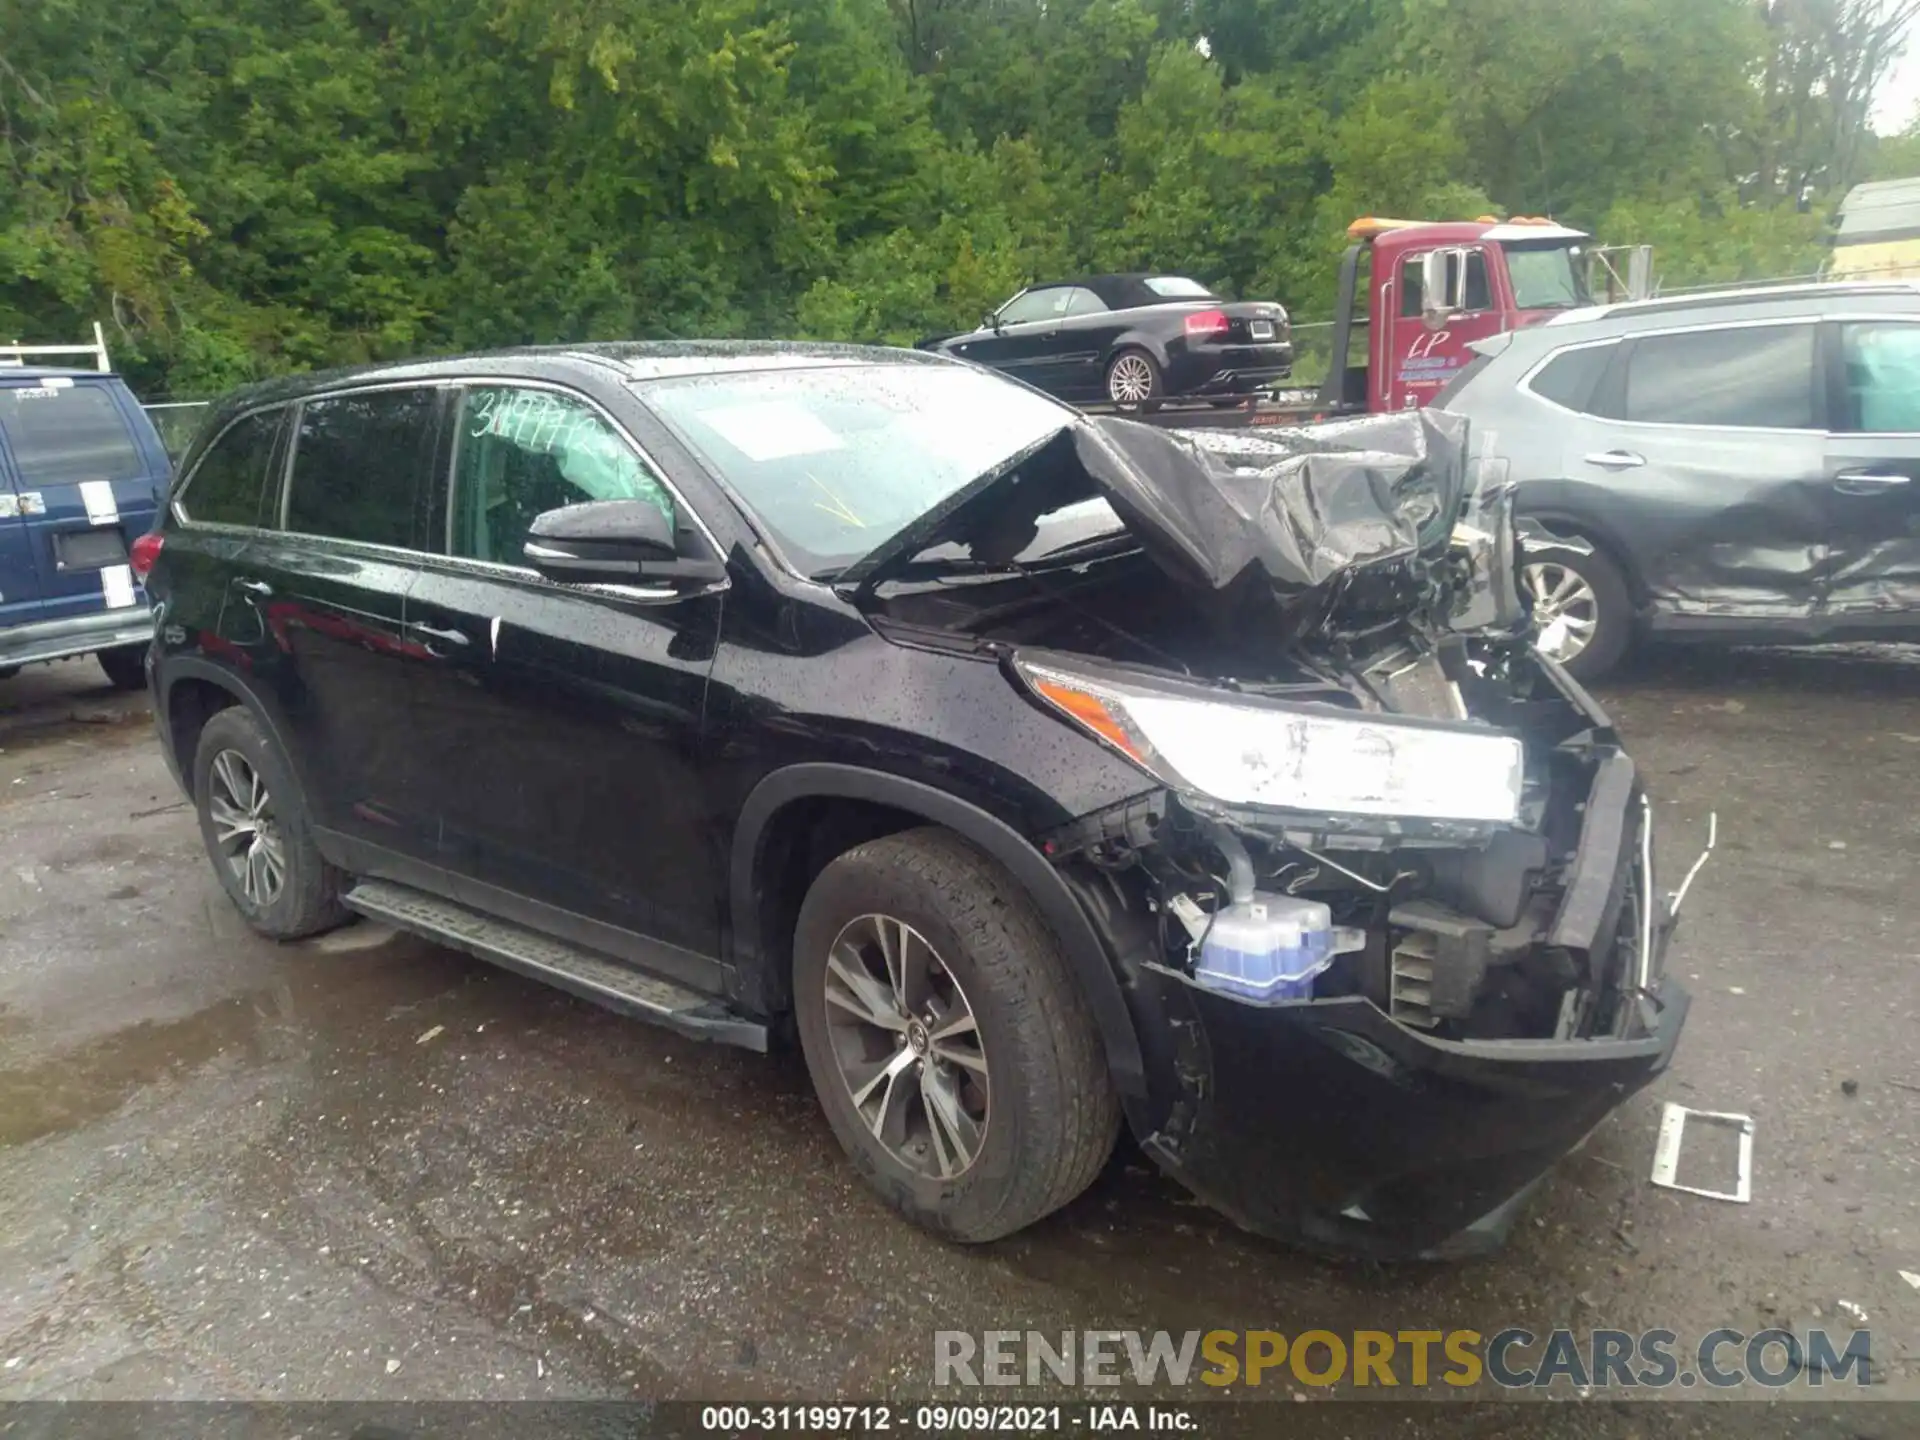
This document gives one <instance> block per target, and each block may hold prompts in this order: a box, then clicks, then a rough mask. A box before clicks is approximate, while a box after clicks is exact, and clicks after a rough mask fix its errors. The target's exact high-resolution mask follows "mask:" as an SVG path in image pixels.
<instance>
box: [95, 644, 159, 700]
mask: <svg viewBox="0 0 1920 1440" xmlns="http://www.w3.org/2000/svg"><path fill="white" fill-rule="evenodd" d="M93 658H94V659H96V660H98V661H99V662H100V668H101V669H102V670H103V671H105V672H106V676H107V681H108V683H110V684H111V685H112V686H113V688H114V689H116V690H144V689H146V688H147V647H146V646H144V645H120V646H116V647H115V648H114V649H112V650H98V651H95V652H94V656H93Z"/></svg>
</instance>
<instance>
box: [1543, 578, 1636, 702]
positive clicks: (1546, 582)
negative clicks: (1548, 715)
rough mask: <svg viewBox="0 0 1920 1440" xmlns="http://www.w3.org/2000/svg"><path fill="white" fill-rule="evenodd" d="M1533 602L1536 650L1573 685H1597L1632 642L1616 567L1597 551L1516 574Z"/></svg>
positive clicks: (1630, 619)
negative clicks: (1564, 671)
mask: <svg viewBox="0 0 1920 1440" xmlns="http://www.w3.org/2000/svg"><path fill="white" fill-rule="evenodd" d="M1520 583H1521V585H1522V587H1523V588H1524V589H1525V590H1526V592H1527V595H1528V598H1529V599H1530V600H1531V601H1532V602H1533V618H1534V623H1535V625H1536V627H1537V632H1538V633H1537V634H1536V635H1535V638H1534V644H1535V645H1536V646H1537V647H1538V648H1539V650H1540V652H1541V653H1542V654H1543V655H1546V656H1548V657H1550V658H1551V659H1554V660H1557V661H1559V662H1560V663H1561V664H1562V665H1564V666H1565V667H1566V668H1567V673H1568V674H1570V675H1572V676H1573V677H1574V678H1575V679H1576V680H1596V679H1598V678H1599V677H1600V676H1602V675H1604V674H1606V673H1607V672H1608V671H1609V670H1611V669H1613V667H1614V666H1615V665H1617V664H1619V663H1620V660H1621V657H1622V656H1624V655H1625V654H1626V653H1627V646H1628V644H1629V643H1630V642H1631V640H1632V638H1633V606H1632V602H1631V601H1630V600H1629V599H1628V598H1627V582H1626V580H1625V579H1624V578H1623V577H1622V576H1621V574H1620V571H1619V569H1618V567H1616V566H1615V565H1614V563H1613V562H1612V561H1611V560H1609V559H1607V557H1606V556H1604V555H1602V554H1600V553H1599V552H1598V551H1595V552H1594V553H1593V554H1591V555H1572V554H1564V555H1563V554H1556V555H1555V556H1554V557H1553V558H1552V559H1550V560H1535V561H1532V562H1530V563H1528V564H1527V565H1526V567H1525V568H1524V569H1523V570H1522V571H1521V572H1520Z"/></svg>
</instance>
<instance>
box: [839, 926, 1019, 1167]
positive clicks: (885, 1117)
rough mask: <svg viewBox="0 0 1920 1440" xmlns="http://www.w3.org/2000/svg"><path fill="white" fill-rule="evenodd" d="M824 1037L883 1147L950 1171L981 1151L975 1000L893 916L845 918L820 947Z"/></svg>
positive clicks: (983, 1093)
mask: <svg viewBox="0 0 1920 1440" xmlns="http://www.w3.org/2000/svg"><path fill="white" fill-rule="evenodd" d="M825 990H826V994H825V1003H826V1008H827V1040H828V1043H829V1045H830V1046H831V1047H832V1050H833V1058H834V1062H835V1064H837V1065H838V1066H839V1069H840V1078H841V1080H842V1081H843V1082H845V1084H846V1087H847V1094H848V1095H849V1096H851V1097H852V1099H853V1108H854V1110H855V1112H856V1113H857V1114H858V1115H859V1117H860V1122H861V1124H863V1125H865V1126H866V1127H867V1129H868V1131H870V1132H871V1133H872V1135H873V1137H874V1139H876V1140H878V1141H879V1142H880V1144H881V1145H882V1146H884V1147H885V1149H886V1150H887V1153H888V1154H890V1155H892V1156H893V1158H894V1159H896V1160H898V1161H899V1162H900V1163H901V1164H902V1165H905V1166H906V1167H907V1168H908V1169H909V1170H912V1171H915V1172H916V1173H918V1174H921V1175H926V1176H929V1177H931V1178H933V1179H936V1180H951V1179H954V1178H955V1177H957V1176H959V1175H962V1174H965V1173H966V1171H967V1169H968V1167H970V1166H971V1165H972V1164H973V1162H974V1161H975V1160H977V1159H979V1157H980V1147H981V1144H982V1142H983V1141H984V1140H985V1139H986V1134H987V1122H988V1118H989V1109H988V1106H989V1097H990V1090H989V1087H988V1083H987V1056H986V1051H985V1050H984V1049H983V1048H982V1047H981V1043H980V1028H979V1025H978V1024H977V1023H976V1021H975V1020H974V1014H973V1007H972V1006H971V1005H970V1004H968V1002H967V996H966V992H965V991H964V990H962V989H961V988H960V982H959V980H957V979H956V978H954V975H953V972H952V971H950V970H948V969H947V967H946V964H945V963H944V962H943V961H942V960H941V959H940V956H939V954H938V953H936V952H935V950H934V948H933V947H932V946H931V945H929V944H928V943H927V942H926V939H925V938H924V937H923V936H922V935H921V934H920V932H919V931H917V930H915V929H914V928H913V927H912V926H911V925H909V924H907V923H906V922H905V921H904V920H896V919H895V918H894V917H892V916H891V915H861V916H859V917H857V918H856V919H854V920H850V921H848V922H847V924H846V926H845V927H844V928H843V929H842V930H841V931H840V933H839V935H837V936H836V937H835V938H834V942H833V945H832V948H831V949H829V950H828V952H827V969H826V985H825Z"/></svg>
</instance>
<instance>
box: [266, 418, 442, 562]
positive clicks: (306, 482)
mask: <svg viewBox="0 0 1920 1440" xmlns="http://www.w3.org/2000/svg"><path fill="white" fill-rule="evenodd" d="M437 398H438V392H436V391H433V390H367V391H362V392H360V393H359V394H354V395H335V396H331V397H329V398H327V399H325V400H309V401H308V402H307V403H306V404H305V405H304V406H302V407H301V410H300V434H299V438H298V440H297V442H296V445H295V449H294V452H293V493H292V495H291V497H290V498H289V500H288V502H287V529H289V530H293V531H297V532H299V533H300V534H302V535H330V536H333V537H336V538H338V539H341V540H365V541H368V542H370V543H372V544H375V545H398V546H403V547H405V546H411V545H413V544H414V543H415V541H414V534H413V529H414V527H413V514H414V505H415V501H416V499H417V498H418V497H419V496H420V495H421V494H422V493H424V492H423V489H422V481H423V479H424V472H425V471H426V470H427V469H428V468H429V466H430V465H431V464H432V460H433V413H434V404H435V401H436V400H437Z"/></svg>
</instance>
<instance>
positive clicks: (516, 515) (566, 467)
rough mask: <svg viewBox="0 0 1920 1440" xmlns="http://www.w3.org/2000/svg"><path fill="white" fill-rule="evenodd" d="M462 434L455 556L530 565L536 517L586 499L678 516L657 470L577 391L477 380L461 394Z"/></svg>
mask: <svg viewBox="0 0 1920 1440" xmlns="http://www.w3.org/2000/svg"><path fill="white" fill-rule="evenodd" d="M456 433H457V437H458V438H457V440H456V442H455V443H456V445H457V447H458V448H457V450H456V451H455V456H454V465H453V523H452V532H453V533H452V536H451V541H452V544H451V545H450V547H449V549H450V551H451V553H452V554H455V555H461V556H465V557H466V558H468V559H471V560H490V561H493V562H494V563H495V564H499V565H525V564H526V559H525V557H524V556H523V555H522V553H521V547H522V546H524V545H525V544H526V542H527V532H528V531H529V530H530V529H531V528H532V526H533V521H534V517H535V516H537V515H540V514H542V513H544V512H545V511H548V510H557V509H559V508H560V507H561V506H563V505H578V504H581V503H583V502H585V501H588V500H644V501H646V502H647V503H649V504H651V505H653V506H655V507H656V508H658V509H659V510H660V511H661V513H662V514H664V515H665V516H666V517H667V523H668V524H669V525H670V526H671V525H672V524H673V522H674V519H675V515H674V506H673V496H672V493H671V492H670V491H669V490H668V489H667V487H666V485H665V484H664V483H663V482H662V481H661V479H660V477H659V476H658V475H656V474H655V473H654V471H653V469H652V467H651V466H649V465H648V464H647V462H646V461H645V460H644V459H642V458H641V457H640V455H639V454H638V452H636V451H635V450H634V448H633V447H632V446H631V445H629V444H628V443H627V441H626V439H625V437H624V436H622V435H621V434H620V433H619V432H618V431H617V430H615V429H614V428H613V427H612V426H611V425H609V424H608V423H607V422H606V421H605V420H604V419H602V418H601V416H600V414H599V412H598V411H596V410H595V409H594V408H593V407H592V406H591V405H589V404H587V403H586V402H585V401H584V400H581V399H578V398H576V397H575V396H572V395H566V394H562V393H558V392H555V391H552V390H531V389H524V388H520V387H517V386H505V385H503V386H486V387H476V388H474V389H471V390H468V391H466V392H465V394H464V395H463V396H462V397H461V402H460V423H459V429H458V431H457V432H456Z"/></svg>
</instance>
